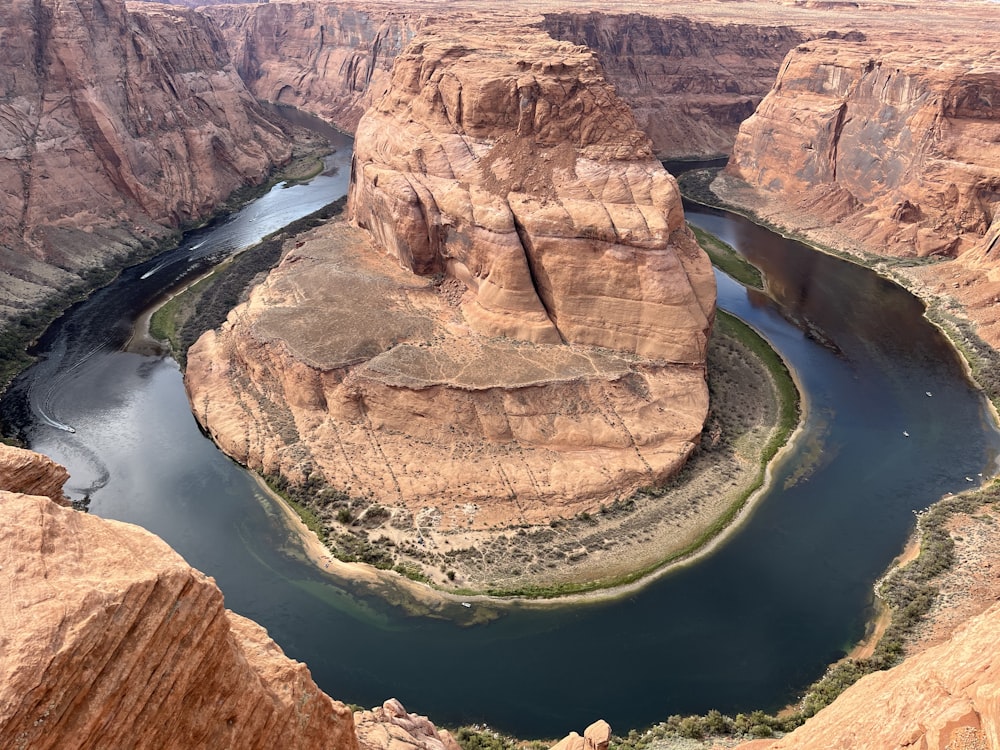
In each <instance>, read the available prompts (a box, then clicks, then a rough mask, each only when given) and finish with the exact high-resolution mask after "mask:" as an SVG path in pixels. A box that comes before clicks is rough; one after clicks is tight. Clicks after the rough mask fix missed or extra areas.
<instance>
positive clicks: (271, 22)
mask: <svg viewBox="0 0 1000 750" xmlns="http://www.w3.org/2000/svg"><path fill="white" fill-rule="evenodd" d="M551 6H552V7H551V9H549V8H547V7H546V6H545V4H536V5H533V7H532V12H531V13H526V12H524V11H521V10H518V11H515V12H512V13H510V16H511V17H510V20H509V23H510V24H511V25H513V26H520V25H523V24H525V23H533V24H535V25H537V26H538V27H539V28H541V29H543V30H545V31H546V32H548V33H549V34H551V35H552V36H553V37H554V38H556V39H563V40H566V41H571V42H574V43H576V44H586V45H588V46H589V47H591V48H592V49H593V50H594V51H595V52H596V53H597V55H598V57H599V59H600V60H601V62H602V64H603V66H604V68H605V72H606V74H607V76H608V79H609V80H610V81H611V83H612V84H613V85H614V86H616V87H617V89H618V94H619V96H621V97H622V98H623V99H625V101H626V102H627V103H628V104H629V105H630V106H631V107H632V109H633V111H634V112H635V113H636V116H637V118H638V121H639V125H640V127H642V128H643V129H644V130H645V131H646V133H647V135H649V136H650V138H651V139H652V141H653V147H654V150H655V152H656V153H657V154H659V155H661V156H662V157H664V158H670V157H681V156H691V155H695V154H711V155H717V154H723V153H728V151H729V149H730V148H731V146H732V142H733V138H734V137H735V134H736V130H737V128H738V126H739V123H740V122H741V121H742V120H743V119H745V118H746V117H747V116H749V115H750V113H752V112H753V110H754V107H755V106H756V105H757V103H758V102H759V101H760V100H761V98H762V97H763V96H764V94H766V93H767V92H768V90H769V89H770V87H771V85H772V83H773V82H774V77H775V74H776V73H777V71H778V65H779V64H780V62H781V59H782V58H783V56H784V55H785V53H786V52H787V51H788V50H789V49H790V48H791V47H793V46H794V45H796V44H798V43H800V42H801V41H803V40H804V39H805V38H806V37H807V36H812V35H813V33H812V32H810V31H805V30H792V29H790V28H789V27H787V26H786V25H784V22H783V21H782V20H781V19H782V15H781V14H777V15H775V16H774V20H773V23H772V24H771V25H764V24H760V23H753V22H752V16H751V17H749V18H747V19H742V18H740V17H739V16H737V17H735V18H733V17H729V16H726V15H725V14H724V13H720V14H719V15H720V16H721V17H720V18H718V19H713V18H712V14H713V13H717V12H718V10H717V9H716V8H714V7H707V6H706V5H705V4H702V5H701V7H695V6H692V7H690V8H683V9H680V8H679V9H678V10H674V8H673V6H671V12H672V13H677V14H679V13H681V12H684V11H690V12H693V13H694V14H695V15H697V16H699V17H701V16H704V18H699V21H692V20H689V19H688V18H686V17H683V16H681V15H672V16H670V17H658V16H657V15H653V14H650V13H649V9H648V6H646V7H644V8H643V11H644V12H642V13H636V12H632V13H628V12H624V11H623V12H620V13H619V12H615V13H609V12H607V4H596V3H586V2H584V3H578V4H576V6H575V7H576V8H579V10H574V12H566V11H565V5H563V6H562V10H559V4H558V3H552V4H551ZM484 7H486V6H485V4H484V3H482V2H478V3H477V2H453V3H449V4H448V5H447V8H444V7H442V6H440V5H432V4H420V3H413V4H408V5H400V4H398V3H392V4H387V3H379V2H373V3H365V4H363V5H360V4H353V3H336V4H333V3H329V2H321V1H319V0H303V1H302V2H296V3H268V4H256V5H232V6H229V5H222V6H213V7H210V8H204V9H203V11H204V12H205V13H207V14H208V15H210V16H212V17H213V18H214V19H216V20H217V21H218V23H219V26H220V28H221V29H222V33H223V35H224V36H225V38H226V42H227V44H228V46H229V49H230V52H231V54H232V56H233V60H234V61H235V63H236V66H237V69H238V70H239V71H240V75H241V76H242V77H243V79H244V80H245V81H246V83H247V86H248V87H249V88H250V90H251V91H253V92H254V93H255V94H256V95H257V96H258V97H260V98H262V99H266V100H268V101H274V102H281V103H286V104H291V105H294V106H297V107H300V108H302V109H306V110H308V111H310V112H313V113H315V114H317V115H319V116H320V117H323V118H324V119H327V120H329V121H330V122H333V123H335V124H336V125H337V126H338V127H340V128H343V129H345V130H348V131H351V132H353V131H354V129H355V127H356V126H357V123H358V120H359V119H360V117H361V115H362V114H363V113H364V112H365V110H367V109H368V107H369V106H370V105H371V104H373V103H374V102H375V101H376V100H377V99H378V98H379V97H380V96H382V94H383V93H384V92H385V90H386V88H387V86H388V83H389V71H390V70H391V68H392V63H393V60H394V58H395V56H396V55H398V54H399V53H400V52H401V51H402V50H403V48H404V47H405V46H406V44H407V43H408V42H409V41H410V39H411V38H412V37H413V35H414V34H415V33H416V32H417V31H419V30H420V29H421V28H422V27H423V26H424V25H426V24H427V23H431V22H435V21H440V20H441V18H442V16H445V17H448V18H449V19H450V21H451V22H454V23H469V22H470V20H472V21H475V19H476V18H477V17H479V16H481V15H483V10H484ZM598 8H599V12H598V10H596V9H598ZM488 12H489V14H490V16H492V17H493V18H494V19H496V18H497V17H498V14H501V15H502V14H505V13H507V12H508V11H506V10H505V9H502V8H497V7H494V6H489V8H488ZM532 13H537V14H538V15H532ZM748 21H749V22H748Z"/></svg>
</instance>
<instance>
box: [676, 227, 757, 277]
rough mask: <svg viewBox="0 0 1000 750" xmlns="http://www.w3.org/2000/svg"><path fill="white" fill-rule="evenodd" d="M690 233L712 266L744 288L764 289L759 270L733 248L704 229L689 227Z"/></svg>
mask: <svg viewBox="0 0 1000 750" xmlns="http://www.w3.org/2000/svg"><path fill="white" fill-rule="evenodd" d="M688 226H690V227H691V231H693V232H694V236H695V237H696V238H697V239H698V244H699V245H701V249H702V250H704V251H705V252H706V253H707V254H708V257H709V258H710V259H711V261H712V265H713V266H715V267H716V268H718V269H719V270H720V271H722V272H723V273H726V274H728V275H729V276H732V277H733V278H734V279H736V280H737V281H738V282H740V283H741V284H743V285H744V286H748V287H753V288H754V289H763V288H764V277H763V276H761V273H760V270H759V269H758V268H757V266H755V265H754V264H753V263H751V262H750V261H748V260H747V259H746V258H744V257H743V256H742V255H741V254H740V253H738V252H737V251H736V249H735V248H734V247H732V246H731V245H728V244H726V243H725V242H723V241H722V240H720V239H719V238H718V237H716V236H715V235H713V234H710V233H708V232H706V231H705V230H704V229H699V228H698V227H695V226H691V225H690V224H689V225H688Z"/></svg>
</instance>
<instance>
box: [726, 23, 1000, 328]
mask: <svg viewBox="0 0 1000 750" xmlns="http://www.w3.org/2000/svg"><path fill="white" fill-rule="evenodd" d="M965 42H966V44H964V45H958V44H956V43H951V44H947V45H945V44H941V43H937V44H934V43H930V42H926V41H923V42H922V43H921V44H920V45H906V46H905V47H904V46H902V45H900V44H899V42H895V43H886V41H885V40H882V41H881V42H880V43H879V44H878V45H875V44H871V43H869V44H866V43H854V42H848V41H844V40H823V41H815V42H809V43H807V44H804V45H800V46H799V47H797V48H796V49H795V50H793V51H792V52H791V53H790V54H789V56H788V58H787V59H786V61H785V63H784V65H783V66H782V70H781V74H780V76H779V77H778V80H777V82H776V83H775V86H774V90H773V91H772V92H771V93H770V94H768V96H767V97H766V98H765V100H764V101H763V102H762V103H761V106H760V107H759V108H758V110H757V112H756V113H755V114H754V115H753V117H751V118H750V119H748V120H747V121H746V122H745V123H744V124H743V126H742V128H741V129H740V134H739V136H738V138H737V140H736V146H735V148H734V151H733V156H732V159H731V161H730V165H729V168H728V170H729V172H730V173H731V174H733V175H736V176H738V177H740V178H741V179H743V180H745V181H746V182H747V183H749V184H750V185H751V186H753V187H754V188H756V190H757V191H759V192H760V193H761V194H763V195H765V196H768V197H770V198H777V199H778V200H779V201H781V204H783V206H782V205H781V204H779V205H775V206H772V207H771V208H769V209H765V211H764V213H767V214H768V215H773V216H774V217H775V218H777V220H778V221H780V222H781V223H784V224H786V225H791V226H793V227H796V228H799V227H807V228H810V229H815V228H816V227H817V225H825V226H824V228H823V229H822V230H819V231H820V232H821V233H822V234H825V235H830V234H831V232H834V233H838V234H839V235H840V236H842V237H843V238H845V239H846V241H847V242H848V243H849V244H853V245H855V246H857V247H860V248H861V249H864V250H866V251H868V252H871V253H875V254H879V255H890V256H902V257H911V258H929V259H938V260H941V259H951V258H956V257H957V258H959V259H960V260H959V261H958V262H957V263H953V264H940V265H936V266H934V267H932V268H927V269H922V270H920V271H919V272H915V274H916V275H917V276H918V277H919V278H920V279H922V280H924V281H925V282H927V283H929V284H930V285H931V286H932V287H933V288H935V289H936V290H937V291H939V292H947V293H949V294H951V293H954V294H955V295H956V296H958V297H959V299H960V301H961V302H963V303H964V304H965V305H966V307H967V309H968V310H969V311H970V314H971V315H972V317H973V318H974V319H977V320H979V321H980V322H981V323H982V324H983V335H984V338H987V339H988V340H989V341H990V342H991V343H993V344H994V345H996V344H1000V318H998V315H997V312H996V309H995V303H996V301H997V300H998V299H1000V265H998V264H997V263H996V260H995V258H996V256H997V254H998V253H1000V249H998V245H1000V108H998V107H1000V105H998V101H1000V66H998V64H997V63H996V62H995V58H994V57H991V56H990V55H985V56H984V55H982V54H981V53H980V51H979V50H978V49H977V48H976V46H975V44H974V43H973V40H971V39H966V40H965ZM831 227H832V230H831ZM834 236H835V235H834ZM834 244H836V239H834ZM970 287H971V288H970ZM953 290H955V291H954V292H953Z"/></svg>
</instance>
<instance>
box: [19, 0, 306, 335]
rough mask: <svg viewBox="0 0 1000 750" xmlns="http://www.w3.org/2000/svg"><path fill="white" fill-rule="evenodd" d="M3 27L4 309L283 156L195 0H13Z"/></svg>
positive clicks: (115, 252)
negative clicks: (190, 6)
mask: <svg viewBox="0 0 1000 750" xmlns="http://www.w3.org/2000/svg"><path fill="white" fill-rule="evenodd" d="M0 35H2V37H3V40H4V41H3V45H0V156H2V158H0V289H3V294H2V296H0V297H2V301H0V322H2V321H3V319H4V318H7V319H9V318H10V317H11V316H13V315H14V314H16V313H17V312H19V311H20V310H23V309H24V308H26V307H33V306H36V305H38V304H39V303H41V302H42V301H43V300H44V299H45V298H46V297H48V296H49V295H50V294H52V292H53V290H61V289H63V288H65V287H67V286H70V285H71V284H73V283H74V282H75V281H77V280H78V279H79V275H80V274H82V273H83V272H85V271H86V270H88V269H96V268H100V267H101V266H103V265H105V264H107V263H109V262H111V261H112V260H115V259H120V258H122V257H125V256H128V255H129V254H131V253H134V252H135V250H136V249H137V248H138V247H139V246H140V245H141V244H142V243H150V242H152V241H153V240H155V239H157V238H162V237H163V236H165V235H166V234H168V228H171V227H177V226H179V225H181V224H184V223H185V222H191V221H195V220H198V219H200V218H203V217H205V216H206V215H207V214H209V213H210V212H211V211H212V210H213V209H214V208H215V207H216V206H217V205H218V204H219V203H220V202H221V201H222V200H223V199H224V198H226V197H227V196H228V195H229V194H230V193H231V192H232V191H233V190H235V189H236V188H238V187H241V186H243V185H246V184H248V183H254V182H259V181H260V180H262V179H263V178H264V176H265V175H266V174H267V172H268V171H269V169H270V168H271V167H272V166H273V165H274V164H275V163H276V162H279V161H281V160H283V159H286V158H287V157H288V154H289V147H288V145H287V144H286V142H285V141H286V138H285V136H284V135H283V133H281V131H280V130H279V129H278V128H277V126H276V125H274V124H273V123H272V122H270V121H268V120H267V119H266V118H265V117H264V115H263V113H262V111H261V110H260V108H259V105H258V104H257V103H256V102H255V101H254V100H253V98H252V97H251V96H250V95H249V94H248V92H247V91H246V88H245V87H244V85H243V83H242V82H241V81H240V79H239V77H238V75H237V74H236V71H235V70H234V68H233V67H232V65H231V64H230V62H229V57H228V54H227V52H226V50H225V45H224V43H223V42H222V39H221V37H220V36H219V34H218V31H217V29H216V27H215V25H214V23H212V22H211V21H210V20H209V19H207V18H206V17H205V16H203V15H201V14H198V13H196V12H194V11H190V10H185V9H181V8H174V7H169V6H159V5H153V4H139V5H136V6H132V7H131V8H129V9H126V7H125V4H124V3H123V2H122V1H121V0H74V1H73V2H69V1H68V0H42V1H41V2H36V0H11V2H9V3H7V4H6V5H5V7H4V11H3V15H2V18H0Z"/></svg>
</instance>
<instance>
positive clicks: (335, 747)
mask: <svg viewBox="0 0 1000 750" xmlns="http://www.w3.org/2000/svg"><path fill="white" fill-rule="evenodd" d="M0 516H2V519H3V522H2V524H0V582H2V585H3V589H4V596H3V597H0V620H2V621H3V623H4V627H3V649H2V651H0V686H2V687H0V690H2V691H3V697H2V700H0V746H2V747H5V748H11V750H14V749H15V748H25V749H26V748H31V750H44V749H45V748H53V749H54V748H64V747H68V746H70V745H72V746H73V747H80V748H84V747H150V748H151V747H156V748H177V750H181V749H183V750H192V749H194V748H213V750H214V749H217V748H233V749H234V750H235V749H236V748H239V749H240V750H246V749H249V748H261V749H263V748H273V747H295V748H330V750H351V749H352V748H357V747H358V744H357V740H356V737H355V734H354V724H353V719H352V714H351V712H350V710H349V709H348V708H347V707H346V706H344V705H343V704H341V703H338V702H336V701H334V700H332V699H331V698H329V697H328V696H326V695H325V694H323V693H322V692H321V691H320V690H319V688H317V687H316V685H315V683H314V682H313V681H312V678H311V677H310V675H309V670H308V669H307V668H306V667H305V666H304V665H302V664H299V663H297V662H293V661H291V660H289V659H288V658H286V657H285V656H284V654H283V653H282V652H281V649H279V648H278V646H277V645H275V643H274V642H273V641H272V640H271V639H270V638H268V637H267V633H266V632H265V631H264V630H263V629H262V628H261V627H260V626H259V625H257V624H255V623H253V622H252V621H250V620H247V619H245V618H243V617H240V616H239V615H236V614H234V613H232V612H229V611H227V610H226V609H225V607H224V606H223V601H222V593H221V592H220V591H219V589H218V588H217V587H216V585H215V583H214V581H212V579H210V578H208V577H206V576H204V575H203V574H201V573H199V572H198V571H196V570H193V569H192V568H191V567H190V566H188V565H187V564H186V563H185V562H184V561H183V560H182V559H181V558H180V557H179V556H178V555H177V554H176V553H175V552H173V551H172V550H171V549H170V548H169V547H167V545H166V544H164V543H163V542H162V541H160V540H159V539H157V538H156V537H155V536H153V535H152V534H150V533H148V532H146V531H144V530H142V529H140V528H138V527H135V526H131V525H128V524H123V523H118V522H115V521H106V520H102V519H99V518H96V517H93V516H89V515H87V514H85V513H80V512H76V511H73V510H68V509H65V508H60V507H59V506H57V505H55V504H54V503H52V502H51V501H50V500H48V499H47V498H43V497H37V496H28V495H21V494H16V493H10V492H6V491H0Z"/></svg>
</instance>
